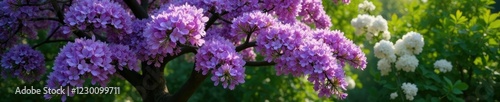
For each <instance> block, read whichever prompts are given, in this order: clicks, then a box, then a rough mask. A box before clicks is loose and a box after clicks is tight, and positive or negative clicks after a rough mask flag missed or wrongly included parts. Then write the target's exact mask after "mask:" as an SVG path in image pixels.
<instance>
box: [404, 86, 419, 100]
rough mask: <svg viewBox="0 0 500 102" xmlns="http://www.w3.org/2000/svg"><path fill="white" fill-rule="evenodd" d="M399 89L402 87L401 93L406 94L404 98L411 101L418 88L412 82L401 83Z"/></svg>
mask: <svg viewBox="0 0 500 102" xmlns="http://www.w3.org/2000/svg"><path fill="white" fill-rule="evenodd" d="M401 89H403V93H404V94H405V95H406V99H408V100H410V101H412V100H413V97H414V96H417V92H418V88H417V86H416V85H415V84H412V83H403V85H401Z"/></svg>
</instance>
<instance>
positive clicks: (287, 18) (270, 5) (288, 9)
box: [262, 0, 303, 23]
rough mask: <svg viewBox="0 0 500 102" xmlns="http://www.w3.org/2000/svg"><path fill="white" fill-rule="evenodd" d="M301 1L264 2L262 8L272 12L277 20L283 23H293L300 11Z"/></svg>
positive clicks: (274, 0)
mask: <svg viewBox="0 0 500 102" xmlns="http://www.w3.org/2000/svg"><path fill="white" fill-rule="evenodd" d="M301 2H303V1H302V0H264V5H262V6H263V8H264V9H267V10H271V9H272V10H273V13H274V14H276V15H277V16H278V19H279V20H281V21H283V22H285V23H294V22H296V20H295V19H296V18H295V17H297V16H298V15H299V12H300V11H301V9H302V5H301Z"/></svg>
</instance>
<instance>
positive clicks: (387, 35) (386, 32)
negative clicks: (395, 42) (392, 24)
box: [382, 31, 391, 40]
mask: <svg viewBox="0 0 500 102" xmlns="http://www.w3.org/2000/svg"><path fill="white" fill-rule="evenodd" d="M382 38H383V39H385V40H389V39H391V32H389V31H384V33H382Z"/></svg>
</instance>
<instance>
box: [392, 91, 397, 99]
mask: <svg viewBox="0 0 500 102" xmlns="http://www.w3.org/2000/svg"><path fill="white" fill-rule="evenodd" d="M396 97H398V92H394V93H391V100H393V99H396Z"/></svg>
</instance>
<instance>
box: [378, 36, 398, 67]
mask: <svg viewBox="0 0 500 102" xmlns="http://www.w3.org/2000/svg"><path fill="white" fill-rule="evenodd" d="M374 53H375V57H377V58H380V60H379V61H378V63H377V69H378V70H380V72H381V74H382V76H385V75H388V74H389V72H391V63H394V62H395V61H396V55H395V54H394V45H393V44H392V42H390V41H387V40H381V41H379V42H377V43H376V44H375V47H374Z"/></svg>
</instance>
